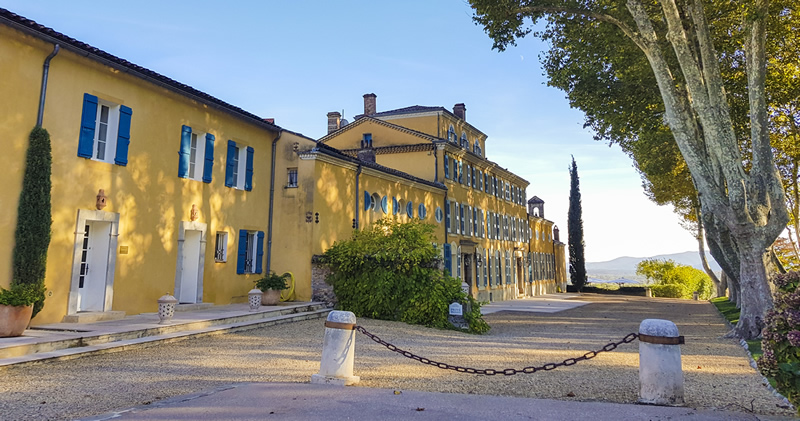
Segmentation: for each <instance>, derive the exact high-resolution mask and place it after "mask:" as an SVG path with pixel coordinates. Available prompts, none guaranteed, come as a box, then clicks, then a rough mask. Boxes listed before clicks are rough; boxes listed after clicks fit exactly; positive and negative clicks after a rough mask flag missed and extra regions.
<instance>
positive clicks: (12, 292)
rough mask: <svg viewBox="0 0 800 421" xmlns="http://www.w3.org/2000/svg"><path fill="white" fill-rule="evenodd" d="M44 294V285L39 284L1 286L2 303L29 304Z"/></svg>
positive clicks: (6, 304) (13, 304)
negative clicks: (9, 287)
mask: <svg viewBox="0 0 800 421" xmlns="http://www.w3.org/2000/svg"><path fill="white" fill-rule="evenodd" d="M43 295H44V287H41V286H38V285H14V286H12V287H11V289H5V288H2V287H0V305H4V306H13V307H17V306H29V305H32V304H34V303H36V302H37V301H38V300H39V298H40V297H41V296H43Z"/></svg>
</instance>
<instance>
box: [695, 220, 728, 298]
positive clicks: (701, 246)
mask: <svg viewBox="0 0 800 421" xmlns="http://www.w3.org/2000/svg"><path fill="white" fill-rule="evenodd" d="M694 213H695V215H696V216H697V249H698V251H699V252H700V263H702V264H703V270H704V271H706V274H707V275H708V277H709V278H711V283H712V284H714V290H715V291H717V295H716V296H717V297H722V295H720V293H719V290H720V282H719V279H718V278H717V274H716V273H714V271H713V270H711V268H710V267H709V266H708V259H707V258H706V247H705V244H706V240H705V234H704V233H703V220H702V218H701V212H700V206H699V205H698V206H695V208H694Z"/></svg>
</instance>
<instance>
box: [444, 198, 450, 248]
mask: <svg viewBox="0 0 800 421" xmlns="http://www.w3.org/2000/svg"><path fill="white" fill-rule="evenodd" d="M444 226H445V228H447V231H450V201H449V200H445V201H444ZM446 245H447V244H446Z"/></svg>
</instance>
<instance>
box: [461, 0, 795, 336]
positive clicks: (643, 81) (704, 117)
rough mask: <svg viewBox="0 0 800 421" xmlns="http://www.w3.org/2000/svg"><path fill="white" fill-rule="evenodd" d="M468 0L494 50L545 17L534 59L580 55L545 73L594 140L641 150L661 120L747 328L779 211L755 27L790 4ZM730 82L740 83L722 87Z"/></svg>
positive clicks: (748, 330) (761, 41) (782, 216)
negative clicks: (733, 282)
mask: <svg viewBox="0 0 800 421" xmlns="http://www.w3.org/2000/svg"><path fill="white" fill-rule="evenodd" d="M787 1H788V0H787ZM470 3H471V5H472V7H473V8H474V9H475V16H474V19H475V21H476V22H477V23H478V24H479V25H482V26H483V27H484V29H485V31H486V32H487V34H488V35H489V36H490V37H491V38H492V39H493V41H494V48H496V49H498V50H501V51H502V50H504V49H505V48H506V47H507V46H509V45H513V44H514V43H515V41H516V39H518V38H520V37H524V36H526V35H528V34H531V33H532V32H533V29H534V28H535V25H536V24H537V23H538V22H539V21H540V20H544V21H545V22H546V23H547V27H546V29H545V30H544V31H539V32H536V33H535V35H538V36H541V37H543V38H546V39H548V40H550V41H551V43H552V44H553V48H552V49H551V50H549V51H548V52H546V53H545V55H544V57H543V60H544V62H545V63H546V64H556V65H558V66H564V67H567V68H568V67H569V66H570V65H571V64H573V63H579V64H581V65H583V66H581V67H579V68H576V70H577V71H575V72H573V73H570V72H569V71H563V72H560V73H558V74H555V75H549V76H550V83H551V84H553V85H554V86H558V87H560V88H561V89H564V90H565V91H566V92H567V94H568V96H569V98H570V101H571V102H572V104H573V106H577V107H578V108H581V109H582V110H583V111H584V112H585V113H586V115H587V125H589V126H591V127H592V128H593V129H594V130H595V132H596V133H597V136H598V138H602V139H606V140H609V141H611V142H615V143H619V144H620V145H621V146H622V147H623V149H625V150H626V152H628V153H629V154H632V155H634V154H635V153H636V152H637V151H638V152H641V151H642V150H645V149H647V148H644V147H643V146H642V145H639V147H638V149H637V146H636V145H635V143H636V142H638V141H639V140H641V139H642V138H643V137H644V138H651V140H652V139H654V138H656V137H661V138H662V139H663V136H664V132H665V129H666V133H669V135H671V137H672V139H673V140H674V143H675V145H676V147H677V149H678V150H679V151H680V156H681V158H682V159H683V162H684V163H685V166H686V168H687V169H688V172H689V174H690V175H691V177H690V180H691V182H692V184H693V185H694V187H695V190H696V191H697V200H698V202H699V204H700V209H701V211H702V212H701V215H702V224H703V227H704V228H705V231H706V233H707V236H708V243H709V249H710V251H711V253H712V255H713V256H714V258H715V259H716V260H717V261H718V263H720V266H722V267H723V269H724V270H725V271H726V272H727V273H728V274H729V275H731V277H733V278H738V282H739V288H740V291H741V292H740V296H741V303H740V304H741V308H742V312H741V318H740V320H739V323H738V324H737V326H736V328H735V330H734V332H735V334H736V335H737V336H740V337H743V338H748V339H751V338H755V337H757V336H758V335H759V334H760V331H761V327H762V326H763V321H762V320H763V315H764V313H765V311H766V310H767V309H768V308H770V307H771V306H772V297H771V294H770V288H769V286H768V283H767V276H768V275H767V269H766V268H767V264H768V263H769V259H770V255H769V253H768V252H767V249H768V247H769V246H770V245H771V244H772V243H773V241H774V240H775V239H776V238H777V237H778V235H779V234H780V233H781V232H782V231H783V229H784V228H785V226H786V223H787V221H788V220H789V215H788V212H787V208H786V206H785V199H786V198H785V196H784V189H783V186H782V183H781V177H780V174H779V172H778V169H777V168H776V166H775V162H774V159H773V149H772V146H771V143H770V141H771V139H770V132H769V123H770V121H769V119H770V114H769V113H768V108H767V99H768V98H767V94H766V92H765V88H766V83H765V80H766V75H767V61H768V60H767V26H768V25H769V24H770V21H771V20H773V19H776V17H781V16H786V15H789V16H791V10H790V9H789V8H787V6H786V5H784V4H782V3H780V2H775V4H774V5H773V6H774V7H773V9H772V10H770V3H769V1H768V0H751V1H746V2H737V3H734V2H724V1H716V0H708V1H703V0H658V1H647V2H645V1H641V0H561V1H556V0H500V1H498V0H471V1H470ZM709 17H710V19H709ZM709 22H711V23H709ZM558 41H570V42H564V43H562V44H559V43H558ZM590 45H591V46H593V47H598V46H599V47H602V48H599V49H594V50H592V48H590V47H589V46H590ZM586 57H589V58H590V60H586V59H585V58H586ZM581 58H584V63H580V59H581ZM589 62H591V63H593V64H590V63H589ZM546 67H547V66H546ZM723 69H730V72H728V71H727V70H723ZM585 74H588V75H589V76H590V77H580V76H581V75H585ZM730 80H738V81H743V83H741V86H743V87H744V89H742V90H740V91H731V92H729V91H728V89H727V88H728V86H727V85H726V83H728V82H729V81H730ZM634 81H636V83H632V82H634ZM625 82H627V83H625ZM728 85H729V84H728ZM614 98H623V99H624V100H623V101H614ZM643 110H645V111H646V112H642V111H643ZM742 115H744V116H746V117H741V116H742ZM634 159H636V157H635V156H634ZM637 163H638V161H637Z"/></svg>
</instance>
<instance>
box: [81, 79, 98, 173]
mask: <svg viewBox="0 0 800 421" xmlns="http://www.w3.org/2000/svg"><path fill="white" fill-rule="evenodd" d="M96 118H97V97H96V96H94V95H89V94H83V112H82V113H81V133H80V136H79V137H78V156H79V157H81V158H91V157H92V153H93V152H94V127H95V119H96Z"/></svg>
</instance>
